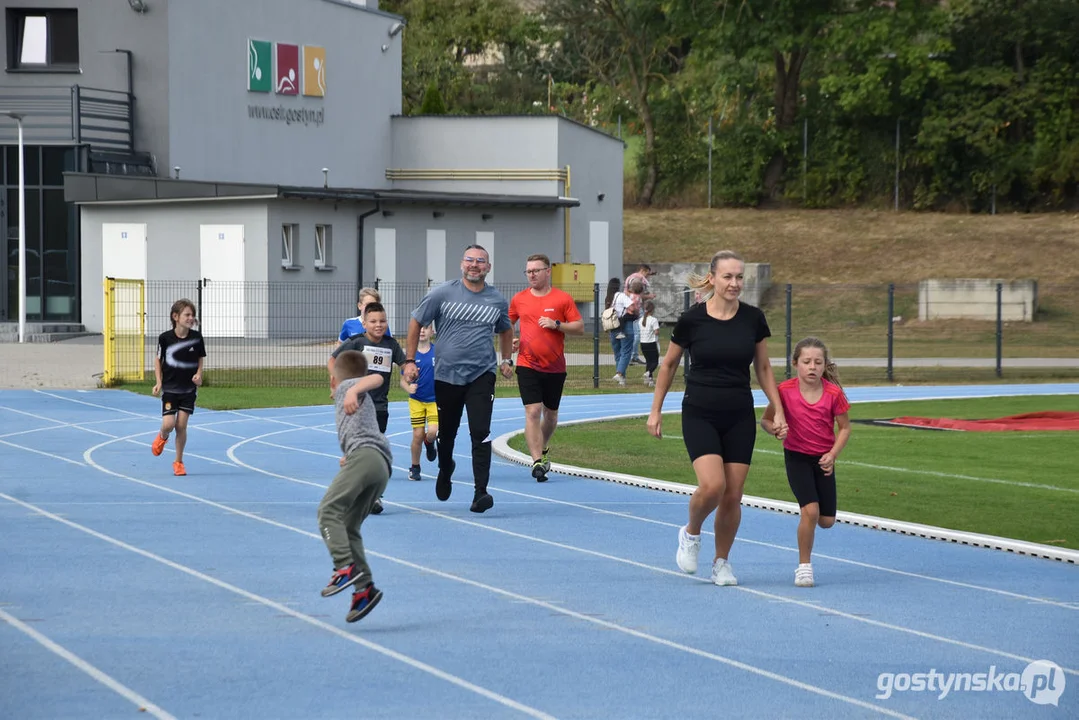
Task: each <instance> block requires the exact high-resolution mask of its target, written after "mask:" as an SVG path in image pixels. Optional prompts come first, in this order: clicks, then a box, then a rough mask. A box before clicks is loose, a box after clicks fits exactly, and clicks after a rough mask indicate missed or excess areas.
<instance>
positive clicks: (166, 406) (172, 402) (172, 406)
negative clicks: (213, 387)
mask: <svg viewBox="0 0 1079 720" xmlns="http://www.w3.org/2000/svg"><path fill="white" fill-rule="evenodd" d="M196 394H197V391H195V390H192V391H191V392H188V393H170V392H163V393H161V416H162V417H164V416H166V415H175V414H176V413H178V412H180V411H181V410H182V411H184V412H185V413H187V414H188V415H191V414H193V413H194V412H195V395H196Z"/></svg>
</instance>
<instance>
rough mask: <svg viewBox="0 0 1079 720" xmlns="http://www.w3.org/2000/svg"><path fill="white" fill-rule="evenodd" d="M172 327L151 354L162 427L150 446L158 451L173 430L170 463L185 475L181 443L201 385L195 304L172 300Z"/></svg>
mask: <svg viewBox="0 0 1079 720" xmlns="http://www.w3.org/2000/svg"><path fill="white" fill-rule="evenodd" d="M169 319H170V320H171V321H172V330H166V331H165V332H163V333H161V335H160V336H158V338H157V355H156V356H155V357H154V379H155V383H154V389H153V391H152V392H153V394H154V395H157V394H158V393H161V430H160V431H159V432H158V435H157V437H156V438H154V442H153V444H152V445H151V446H150V450H151V451H152V452H153V453H154V455H160V454H161V452H162V451H163V450H164V449H165V443H167V442H168V441H169V433H171V432H172V431H173V430H174V429H175V430H176V461H175V462H173V463H172V472H173V474H174V475H187V470H186V469H185V468H184V445H186V444H187V421H188V418H190V417H191V414H192V413H194V412H195V396H196V393H197V390H198V387H199V386H200V385H202V361H203V359H204V358H205V357H206V346H205V345H204V344H203V342H202V334H201V333H200V332H199V331H198V330H195V329H194V328H195V323H196V322H198V321H197V320H196V319H195V304H194V303H193V302H191V301H190V300H188V299H187V298H181V299H180V300H177V301H176V302H175V303H173V304H172V311H171V312H170V313H169Z"/></svg>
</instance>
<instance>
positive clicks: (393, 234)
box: [375, 228, 412, 337]
mask: <svg viewBox="0 0 1079 720" xmlns="http://www.w3.org/2000/svg"><path fill="white" fill-rule="evenodd" d="M375 279H376V280H378V293H379V295H381V296H382V305H383V307H385V308H386V320H388V321H389V325H390V332H392V333H393V334H394V337H404V335H405V333H407V332H408V316H407V313H408V311H409V310H411V309H412V308H399V307H397V231H396V230H395V229H394V228H375ZM398 316H400V317H398Z"/></svg>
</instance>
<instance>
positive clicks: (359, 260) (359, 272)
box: [356, 199, 382, 292]
mask: <svg viewBox="0 0 1079 720" xmlns="http://www.w3.org/2000/svg"><path fill="white" fill-rule="evenodd" d="M381 210H382V201H381V200H378V199H376V200H375V206H374V207H373V208H371V209H370V210H368V211H367V212H365V213H360V214H359V215H358V216H357V217H356V224H357V228H356V232H357V233H358V239H359V247H358V248H356V250H357V252H356V292H359V291H360V288H362V287H363V220H364V218H368V217H371V216H372V215H374V214H375V213H377V212H379V211H381Z"/></svg>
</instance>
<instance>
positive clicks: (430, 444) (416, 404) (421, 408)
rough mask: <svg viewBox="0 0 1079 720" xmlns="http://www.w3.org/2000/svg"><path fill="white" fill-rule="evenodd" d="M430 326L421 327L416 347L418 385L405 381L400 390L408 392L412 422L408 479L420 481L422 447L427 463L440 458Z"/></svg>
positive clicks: (402, 381)
mask: <svg viewBox="0 0 1079 720" xmlns="http://www.w3.org/2000/svg"><path fill="white" fill-rule="evenodd" d="M431 334H432V330H431V326H430V325H429V324H428V325H424V326H423V327H421V328H420V343H419V345H417V346H416V369H417V370H418V371H419V375H417V376H416V381H415V382H412V383H410V382H408V381H406V380H405V379H404V376H403V371H402V377H401V387H402V388H404V390H405V392H407V393H408V414H409V419H410V420H411V421H412V446H411V448H410V449H411V450H412V466H411V467H409V469H408V479H409V480H419V479H420V445H421V444H422V445H424V446H425V447H426V448H427V460H428V461H431V462H433V461H434V460H435V458H437V457H438V452H437V450H436V449H435V438H437V437H438V406H437V405H436V404H435V346H434V344H432V343H431Z"/></svg>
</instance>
